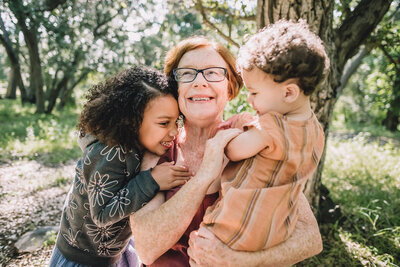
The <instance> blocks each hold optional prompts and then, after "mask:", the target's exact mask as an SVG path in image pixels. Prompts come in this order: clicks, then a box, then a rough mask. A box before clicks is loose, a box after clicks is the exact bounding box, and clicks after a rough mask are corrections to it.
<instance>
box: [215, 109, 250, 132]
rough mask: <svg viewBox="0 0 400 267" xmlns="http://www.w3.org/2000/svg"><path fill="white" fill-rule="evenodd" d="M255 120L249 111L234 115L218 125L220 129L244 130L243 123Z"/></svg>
mask: <svg viewBox="0 0 400 267" xmlns="http://www.w3.org/2000/svg"><path fill="white" fill-rule="evenodd" d="M253 120H254V116H253V115H251V114H250V113H248V112H243V113H240V114H236V115H233V116H232V117H230V118H229V119H227V120H226V121H224V122H221V123H220V124H219V125H218V129H229V128H238V129H240V130H243V125H244V124H246V123H249V122H251V121H253Z"/></svg>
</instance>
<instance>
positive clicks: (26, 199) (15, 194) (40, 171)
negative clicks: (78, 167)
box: [0, 160, 75, 266]
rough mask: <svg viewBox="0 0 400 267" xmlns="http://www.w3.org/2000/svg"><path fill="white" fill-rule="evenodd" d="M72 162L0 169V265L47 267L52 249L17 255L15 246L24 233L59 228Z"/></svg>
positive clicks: (9, 165) (20, 163) (21, 163)
mask: <svg viewBox="0 0 400 267" xmlns="http://www.w3.org/2000/svg"><path fill="white" fill-rule="evenodd" d="M74 167H75V161H70V162H68V163H67V164H64V165H58V166H54V167H49V166H45V165H43V164H41V163H39V162H37V161H28V160H22V161H15V162H13V163H7V164H2V165H0V222H1V228H0V265H1V266H46V265H47V264H48V260H49V258H50V255H51V251H52V249H53V246H47V247H44V248H43V249H42V250H40V251H37V252H34V253H27V254H21V255H19V254H17V253H16V250H15V249H14V244H15V242H16V241H17V240H18V239H19V238H20V237H21V236H22V235H23V234H24V233H26V232H27V231H30V230H33V229H36V228H38V227H40V226H48V225H58V224H59V220H60V216H61V209H62V206H63V204H64V200H65V196H66V193H67V192H68V190H69V188H70V185H71V182H72V178H73V175H74Z"/></svg>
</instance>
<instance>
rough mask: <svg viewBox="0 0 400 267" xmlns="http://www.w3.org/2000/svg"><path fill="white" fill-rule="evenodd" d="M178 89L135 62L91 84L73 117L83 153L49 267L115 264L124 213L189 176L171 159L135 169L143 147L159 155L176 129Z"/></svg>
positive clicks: (125, 232) (126, 235) (124, 232)
mask: <svg viewBox="0 0 400 267" xmlns="http://www.w3.org/2000/svg"><path fill="white" fill-rule="evenodd" d="M176 99H177V88H176V87H175V86H174V85H173V83H169V81H168V79H167V78H166V76H164V75H163V74H161V73H160V72H159V71H156V70H152V69H148V68H144V67H134V68H131V69H127V70H124V71H122V72H121V73H119V74H117V75H115V76H113V77H111V78H109V79H107V80H106V81H105V82H103V83H100V84H98V85H96V86H94V87H92V88H91V89H90V91H89V94H88V96H87V103H86V104H85V105H84V107H83V111H82V113H81V115H80V117H79V123H78V128H79V129H80V131H81V135H86V136H85V138H84V140H85V141H86V142H83V147H82V149H83V156H82V158H81V159H80V160H79V161H78V163H77V166H76V175H75V179H74V182H73V186H72V188H71V191H70V192H69V193H68V196H67V200H66V202H65V205H64V209H63V214H62V218H61V226H60V232H59V234H58V237H57V242H56V247H55V249H54V251H53V255H52V258H51V261H50V266H120V265H119V262H121V260H120V259H121V255H122V253H123V252H124V250H125V248H126V246H127V244H128V242H129V241H130V238H131V236H132V232H131V228H130V226H129V215H130V214H132V213H133V212H135V211H137V210H138V209H140V208H141V207H142V206H143V205H145V204H146V203H147V202H149V201H150V200H151V199H152V198H153V197H154V196H155V195H156V193H157V192H158V191H159V190H167V189H170V188H173V187H176V186H177V185H181V184H183V183H185V182H186V180H187V179H188V178H189V176H190V174H189V172H188V171H187V169H186V168H185V167H182V166H175V165H173V162H172V163H171V162H170V163H164V164H161V165H158V166H156V167H154V168H153V169H150V170H146V171H140V162H141V159H142V156H143V153H144V151H145V150H146V151H149V152H152V153H154V154H156V155H159V156H161V155H163V154H164V153H165V152H166V151H167V150H168V149H169V148H170V147H172V145H173V140H174V139H175V136H176V135H177V134H178V130H177V119H178V116H179V110H178V104H177V100H176Z"/></svg>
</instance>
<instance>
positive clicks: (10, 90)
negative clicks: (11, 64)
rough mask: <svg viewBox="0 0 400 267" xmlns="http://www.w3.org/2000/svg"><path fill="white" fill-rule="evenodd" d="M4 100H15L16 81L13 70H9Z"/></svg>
mask: <svg viewBox="0 0 400 267" xmlns="http://www.w3.org/2000/svg"><path fill="white" fill-rule="evenodd" d="M6 98H8V99H16V98H17V79H15V71H14V69H13V68H11V69H10V72H9V74H8V85H7V91H6Z"/></svg>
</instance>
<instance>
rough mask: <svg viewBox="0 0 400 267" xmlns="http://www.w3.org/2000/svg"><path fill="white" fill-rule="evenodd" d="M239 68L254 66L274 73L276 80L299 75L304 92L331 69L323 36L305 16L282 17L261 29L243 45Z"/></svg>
mask: <svg viewBox="0 0 400 267" xmlns="http://www.w3.org/2000/svg"><path fill="white" fill-rule="evenodd" d="M237 66H238V69H239V71H241V70H243V69H245V70H251V69H252V68H253V67H254V66H255V67H257V68H259V69H261V70H263V71H264V72H266V73H268V74H271V75H272V76H273V78H274V81H275V82H277V83H281V82H284V81H286V80H288V79H290V78H295V79H297V83H298V86H299V87H300V88H301V89H302V90H303V92H304V94H305V95H311V94H312V93H313V92H314V90H315V88H316V87H317V86H318V84H319V83H320V82H321V81H322V80H323V79H324V78H325V77H326V75H327V74H328V70H329V58H328V56H327V54H326V52H325V48H324V45H323V42H322V40H321V39H320V38H319V37H318V36H317V35H316V34H314V33H313V32H311V30H310V29H309V27H308V24H307V23H306V22H305V21H304V20H299V21H298V22H292V21H287V20H279V21H277V22H276V23H274V24H271V25H269V26H268V27H267V28H264V29H262V30H261V31H259V32H258V33H256V34H255V35H253V36H252V37H250V39H249V40H248V41H247V42H246V44H245V45H244V46H243V47H241V48H240V51H239V56H238V59H237Z"/></svg>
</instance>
